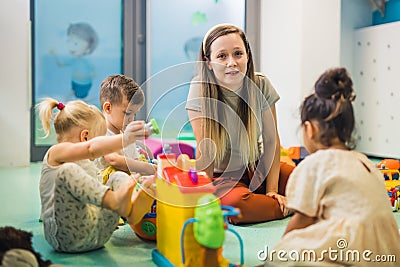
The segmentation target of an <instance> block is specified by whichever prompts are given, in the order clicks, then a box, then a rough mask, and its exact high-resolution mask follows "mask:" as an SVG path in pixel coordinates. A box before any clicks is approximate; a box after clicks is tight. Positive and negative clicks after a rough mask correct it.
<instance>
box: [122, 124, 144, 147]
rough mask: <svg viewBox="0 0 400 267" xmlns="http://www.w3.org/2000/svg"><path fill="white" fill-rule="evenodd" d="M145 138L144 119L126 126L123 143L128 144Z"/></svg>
mask: <svg viewBox="0 0 400 267" xmlns="http://www.w3.org/2000/svg"><path fill="white" fill-rule="evenodd" d="M144 138H145V130H144V121H132V122H130V123H129V124H128V125H127V126H126V128H125V131H124V133H123V145H124V146H127V145H130V144H132V143H134V142H136V140H140V139H144Z"/></svg>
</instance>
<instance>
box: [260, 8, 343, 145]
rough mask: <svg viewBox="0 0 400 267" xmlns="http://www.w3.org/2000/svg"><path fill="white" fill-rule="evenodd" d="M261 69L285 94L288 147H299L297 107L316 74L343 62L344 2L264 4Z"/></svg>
mask: <svg viewBox="0 0 400 267" xmlns="http://www.w3.org/2000/svg"><path fill="white" fill-rule="evenodd" d="M261 3H262V4H261V5H262V6H261V29H262V32H261V47H260V50H261V62H260V63H261V64H260V66H261V71H262V72H264V73H265V74H266V75H267V76H269V77H270V79H271V82H272V84H273V85H274V86H275V88H276V89H277V91H278V93H279V94H280V96H281V100H280V101H279V102H278V104H277V116H278V130H279V134H280V137H281V144H282V145H283V146H284V147H289V146H297V145H301V143H302V140H301V135H300V133H301V131H300V128H299V125H300V120H299V115H298V114H299V106H300V104H301V102H302V100H303V98H304V96H305V95H307V94H309V93H310V92H311V90H312V86H313V84H314V82H315V80H316V79H317V78H318V76H319V75H320V74H321V73H322V72H323V71H325V70H326V69H327V68H331V67H335V66H338V65H339V64H340V25H341V18H340V17H341V15H340V12H341V1H340V0H324V1H321V0H279V1H276V0H263V1H261Z"/></svg>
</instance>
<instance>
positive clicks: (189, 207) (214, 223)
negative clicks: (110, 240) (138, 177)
mask: <svg viewBox="0 0 400 267" xmlns="http://www.w3.org/2000/svg"><path fill="white" fill-rule="evenodd" d="M157 162H158V169H157V179H156V188H157V249H154V250H153V252H152V259H153V262H154V263H156V265H157V266H159V267H161V266H162V267H184V266H194V267H206V266H207V267H209V266H220V267H225V266H226V267H228V266H244V265H243V264H244V260H243V243H242V241H241V239H240V236H239V235H238V234H237V233H236V232H235V231H234V230H233V229H230V228H229V226H228V225H226V224H225V223H224V221H223V218H222V215H223V213H222V209H224V208H225V209H227V210H228V211H229V212H228V213H225V216H235V215H238V214H239V211H238V210H235V209H233V208H231V207H221V205H220V203H219V200H218V199H217V198H216V197H215V196H214V195H213V193H214V192H215V187H214V185H213V184H212V183H211V180H210V178H209V177H208V176H207V174H206V173H205V172H198V171H196V169H195V164H196V161H195V160H192V159H189V157H188V156H187V155H184V154H183V155H180V156H179V157H178V158H176V155H175V154H159V155H158V156H157ZM218 209H219V210H218ZM225 221H226V222H227V220H225ZM226 228H227V230H230V231H231V232H233V233H234V234H236V236H237V237H238V239H239V242H240V245H241V256H242V257H241V263H240V265H233V264H231V263H229V261H228V260H227V259H225V258H223V257H222V242H223V240H224V234H223V233H224V230H225V229H226ZM207 229H210V230H211V229H212V230H211V231H213V233H216V234H217V235H218V237H217V236H213V238H210V237H211V236H212V235H208V234H207ZM214 237H215V238H214Z"/></svg>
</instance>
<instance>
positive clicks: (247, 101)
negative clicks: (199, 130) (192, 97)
mask: <svg viewBox="0 0 400 267" xmlns="http://www.w3.org/2000/svg"><path fill="white" fill-rule="evenodd" d="M231 33H236V34H239V36H240V37H241V39H242V41H243V43H244V46H245V49H246V53H247V57H248V61H247V72H246V75H245V76H244V82H243V88H244V90H243V92H244V95H242V96H240V97H239V103H238V106H237V109H236V110H235V111H236V113H237V115H238V116H239V117H240V119H241V121H242V122H243V125H244V127H245V128H246V131H242V132H240V140H241V141H242V142H240V144H238V145H239V148H240V151H241V158H242V162H243V163H244V164H245V165H246V166H247V167H249V168H251V169H254V168H255V164H256V161H257V160H258V158H259V156H260V151H259V144H258V139H259V138H258V131H257V128H259V124H258V123H257V118H256V116H255V114H254V112H253V110H252V108H254V107H255V103H256V95H257V94H256V90H255V89H257V86H258V84H256V82H257V81H256V79H255V72H254V62H253V56H252V53H251V49H250V44H249V42H248V40H247V37H246V35H245V33H244V32H243V30H242V29H240V28H238V27H236V26H235V25H231V24H220V25H217V26H215V27H213V28H212V29H210V30H209V31H208V32H207V34H206V35H205V37H204V40H203V43H202V46H201V49H200V54H199V61H201V62H203V63H202V64H200V83H201V88H202V89H201V96H202V99H203V101H202V106H203V110H204V113H205V124H204V127H203V134H204V137H205V138H210V139H211V140H212V141H213V142H214V143H215V146H216V148H217V149H216V150H214V149H212V148H211V147H207V144H208V145H212V144H210V142H207V144H205V146H206V147H205V150H204V151H205V152H207V151H216V155H215V161H216V163H217V164H218V163H221V162H222V161H223V160H224V158H225V157H226V155H227V154H228V152H229V151H227V143H228V140H229V136H228V133H227V132H226V130H225V128H224V127H223V125H221V123H220V122H221V121H222V118H223V117H224V116H225V112H224V108H222V109H221V108H218V105H220V104H218V103H219V102H220V101H222V102H224V99H223V96H222V93H221V90H222V89H221V88H220V85H219V84H218V82H217V80H216V77H215V75H214V73H213V72H212V71H211V70H209V68H208V67H207V64H206V63H205V62H206V61H207V60H210V54H211V44H212V43H213V42H214V41H215V40H216V39H218V38H219V37H221V36H224V35H227V34H231ZM216 116H217V119H212V118H215V117H216ZM247 141H248V142H247ZM231 145H234V144H231ZM208 156H211V158H213V155H208Z"/></svg>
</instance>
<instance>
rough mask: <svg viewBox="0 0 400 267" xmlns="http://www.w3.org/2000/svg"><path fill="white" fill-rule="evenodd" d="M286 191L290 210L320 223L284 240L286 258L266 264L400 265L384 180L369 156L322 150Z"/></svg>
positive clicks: (300, 169)
mask: <svg viewBox="0 0 400 267" xmlns="http://www.w3.org/2000/svg"><path fill="white" fill-rule="evenodd" d="M286 190H287V191H286V195H287V206H288V207H289V208H292V209H294V210H296V211H299V212H301V213H303V214H305V215H308V216H310V217H316V218H317V219H318V222H317V223H315V224H313V225H311V226H309V227H306V228H304V229H298V230H293V231H291V232H289V233H287V234H286V235H285V236H283V238H282V239H281V241H280V242H279V243H278V244H277V245H276V247H275V248H273V250H274V251H280V250H282V251H283V252H282V254H281V257H280V258H281V259H278V257H277V254H275V255H273V256H274V257H273V258H272V259H271V257H269V258H268V259H267V265H266V266H275V265H279V266H281V265H285V266H400V235H399V230H398V226H397V224H396V221H395V219H394V216H393V213H392V208H391V205H390V202H389V198H388V195H387V192H386V188H385V185H384V178H383V176H382V174H381V173H380V172H379V171H378V170H377V168H376V167H375V165H374V164H373V163H372V162H371V161H370V160H369V159H368V158H367V157H366V156H365V155H363V154H361V153H359V152H356V151H345V150H339V149H326V150H319V151H317V152H316V153H314V154H311V155H309V156H308V157H306V158H305V159H304V160H303V161H302V162H301V163H300V164H299V165H298V166H297V168H295V170H294V171H293V173H292V175H291V176H290V178H289V181H288V184H287V188H286ZM270 252H271V251H270ZM285 253H286V256H284V254H285ZM271 260H272V261H273V262H272V263H271V262H270V261H271Z"/></svg>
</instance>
